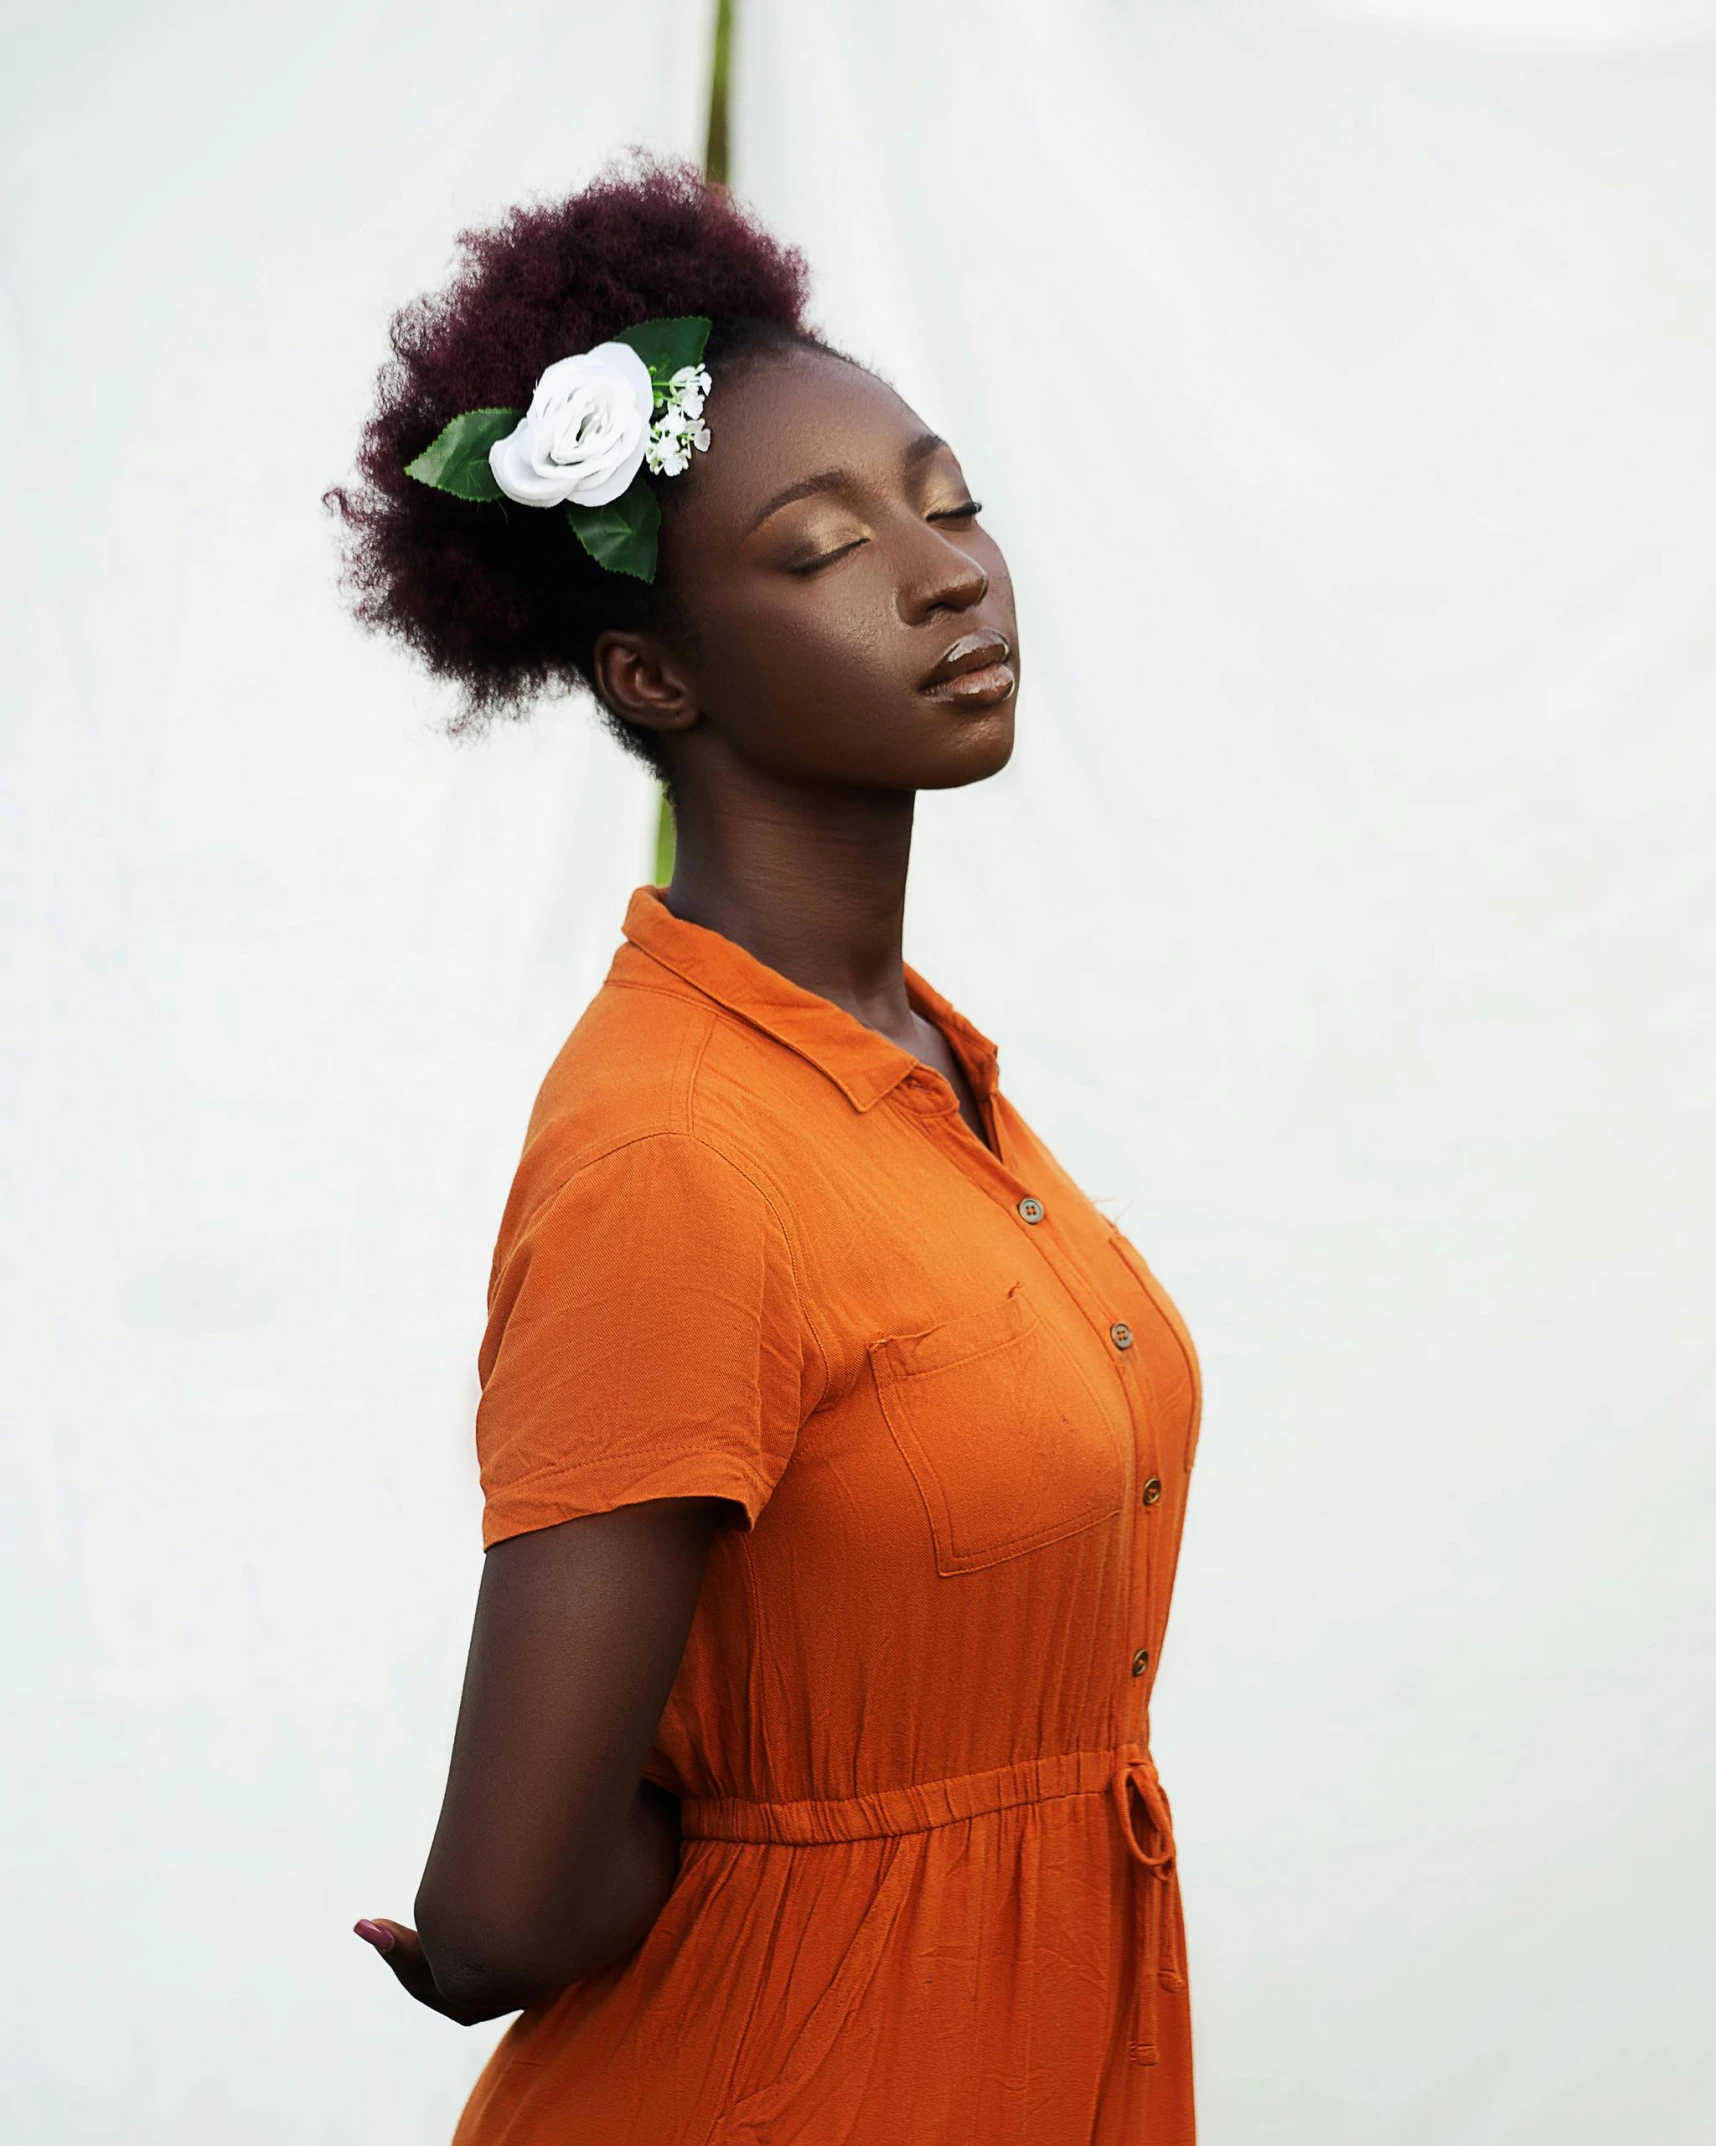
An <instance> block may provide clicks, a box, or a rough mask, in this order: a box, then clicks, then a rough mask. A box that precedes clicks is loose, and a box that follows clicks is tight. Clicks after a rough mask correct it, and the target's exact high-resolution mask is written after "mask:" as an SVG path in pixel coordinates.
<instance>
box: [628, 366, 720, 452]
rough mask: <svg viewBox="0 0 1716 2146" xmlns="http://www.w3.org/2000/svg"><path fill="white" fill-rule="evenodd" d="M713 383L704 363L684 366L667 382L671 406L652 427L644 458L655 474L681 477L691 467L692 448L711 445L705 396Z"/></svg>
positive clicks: (669, 405)
mask: <svg viewBox="0 0 1716 2146" xmlns="http://www.w3.org/2000/svg"><path fill="white" fill-rule="evenodd" d="M711 385H712V383H711V381H710V378H709V375H708V374H707V373H706V372H705V371H704V369H703V367H702V366H701V365H682V366H681V367H680V368H679V370H678V372H676V373H675V374H674V376H673V378H672V379H671V380H669V382H668V383H667V408H666V409H665V410H663V412H662V413H661V415H660V416H659V417H658V418H657V419H656V420H655V422H654V424H652V425H651V426H650V428H649V445H648V446H647V447H646V448H645V449H644V460H645V462H647V463H648V464H649V469H650V474H651V475H652V476H655V477H677V476H678V475H679V474H680V473H681V471H683V470H686V469H689V468H690V466H691V450H692V449H693V448H694V447H695V448H697V449H698V450H699V452H701V451H702V449H704V448H705V447H707V446H708V445H709V427H708V426H707V425H706V424H705V423H704V422H703V398H704V397H705V396H706V395H707V394H708V392H709V389H710V387H711Z"/></svg>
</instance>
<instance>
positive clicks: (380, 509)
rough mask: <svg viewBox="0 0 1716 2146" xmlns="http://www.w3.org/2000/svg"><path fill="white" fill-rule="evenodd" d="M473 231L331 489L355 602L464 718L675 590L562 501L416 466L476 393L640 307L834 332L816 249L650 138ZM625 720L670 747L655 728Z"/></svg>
mask: <svg viewBox="0 0 1716 2146" xmlns="http://www.w3.org/2000/svg"><path fill="white" fill-rule="evenodd" d="M458 244H459V249H460V258H459V261H458V265H457V267H456V269H455V271H454V274H453V276H452V278H451V280H450V281H449V282H448V284H447V285H446V287H445V288H444V289H443V290H441V291H438V292H432V293H430V294H428V295H426V296H424V297H422V298H419V299H417V300H415V301H414V302H413V303H411V304H410V305H407V306H404V307H402V308H401V309H400V311H399V312H398V313H397V314H395V316H394V319H393V323H392V330H391V341H392V348H393V356H392V358H391V360H390V361H389V362H388V364H387V365H386V366H384V368H383V370H382V372H381V375H380V379H379V381H378V384H377V394H376V403H375V408H374V411H373V413H372V414H371V416H370V419H369V422H368V424H367V425H366V427H365V429H364V434H363V440H362V445H361V447H360V450H359V453H358V458H357V471H358V475H357V480H356V482H354V483H352V484H347V485H336V486H335V487H334V488H333V489H332V490H330V491H329V492H328V493H327V495H326V498H327V503H328V505H329V506H330V507H331V508H332V509H333V510H334V511H335V512H336V513H337V514H338V515H339V517H340V519H341V522H342V524H343V535H344V561H345V577H344V578H345V587H346V590H347V592H348V595H349V596H350V599H351V603H352V609H353V611H354V613H355V615H356V616H357V618H358V620H359V621H360V622H361V623H362V624H363V625H365V626H368V627H371V628H373V629H375V630H376V631H379V632H382V633H386V634H389V635H391V636H392V637H393V638H394V639H396V640H398V641H401V642H403V643H404V644H405V645H406V647H408V648H409V649H411V650H412V651H413V653H414V654H416V655H417V656H418V657H419V658H420V659H421V660H422V661H423V662H424V663H425V664H426V665H427V667H428V668H429V670H430V671H431V672H432V673H433V674H434V675H435V676H436V677H438V678H442V679H446V680H448V681H450V682H452V683H453V684H455V685H457V686H458V687H459V688H460V691H461V702H462V705H461V708H460V712H459V714H458V715H457V716H456V717H455V719H454V721H453V723H452V725H451V726H450V727H451V728H452V729H453V730H454V731H455V732H462V731H469V730H474V729H480V728H482V727H483V726H484V725H485V724H486V723H487V722H488V721H489V720H490V719H491V718H493V717H495V716H505V715H512V716H516V715H522V714H524V713H525V712H526V711H527V709H528V707H529V705H530V703H531V702H532V701H533V700H535V699H537V698H539V697H540V696H542V695H543V694H544V693H550V692H556V691H564V690H566V689H567V688H569V687H570V686H572V685H574V684H577V683H583V684H584V685H590V684H591V652H592V649H593V647H594V644H595V641H596V637H597V635H598V634H600V633H601V632H603V631H604V630H606V629H608V628H612V627H625V626H638V625H642V624H645V623H647V622H649V621H650V620H651V619H652V618H654V617H656V616H658V615H659V614H660V613H661V612H662V610H663V609H664V607H665V605H666V604H667V603H668V602H669V601H670V598H669V597H667V596H666V595H665V593H664V592H662V591H661V590H660V589H659V587H658V585H657V584H653V583H648V584H646V583H643V582H638V581H634V580H631V579H629V578H628V577H627V576H625V575H622V574H616V573H610V572H608V571H607V570H606V569H605V568H602V567H600V566H598V565H597V564H596V563H595V561H594V560H593V559H591V558H589V557H588V555H587V554H586V553H585V552H584V551H583V550H582V549H581V548H580V546H579V545H578V544H577V543H576V541H575V540H573V538H572V535H571V532H570V531H569V530H568V528H567V526H566V523H565V520H564V517H563V516H561V515H559V514H547V513H543V512H541V511H540V510H536V511H532V510H530V509H519V510H513V511H508V512H504V513H503V512H500V511H497V510H496V509H495V508H493V507H488V506H473V505H472V504H470V503H469V502H467V501H464V500H460V499H454V498H452V497H450V496H448V495H447V494H445V493H442V492H438V491H436V490H434V489H433V488H432V487H430V486H427V485H423V484H419V483H418V482H417V480H416V479H415V478H412V477H408V476H407V475H406V474H405V465H406V463H407V462H409V461H411V460H412V458H413V457H414V456H415V455H417V454H420V453H421V452H422V450H423V449H424V448H425V447H426V446H428V444H429V442H430V441H431V440H433V439H434V438H435V436H436V435H437V433H439V432H440V431H441V429H442V427H443V426H444V425H446V424H447V423H448V422H449V421H450V420H451V419H453V418H454V417H456V416H458V414H459V413H460V412H461V411H463V410H475V409H483V408H491V407H513V408H520V409H522V408H523V407H524V406H525V405H526V404H527V403H528V402H529V401H530V397H531V393H532V391H533V389H534V387H535V385H536V381H537V378H538V376H539V375H540V374H541V373H542V372H543V371H544V369H545V368H546V367H547V366H549V365H550V364H552V363H553V362H554V361H555V360H556V359H557V358H563V357H565V356H567V355H568V354H569V353H571V352H573V351H580V350H588V349H590V348H592V347H593V346H594V345H595V344H597V343H601V342H606V341H608V340H610V339H611V338H612V337H613V336H615V335H616V334H618V332H619V331H620V330H621V329H622V328H628V327H631V326H632V325H634V323H636V322H638V321H640V320H653V319H658V318H662V317H666V316H671V315H675V314H686V313H704V314H707V315H709V317H710V318H711V320H712V321H713V322H714V327H713V330H712V332H711V335H710V342H709V355H710V356H711V357H714V358H716V359H717V360H718V359H719V358H720V357H721V356H722V355H723V354H725V355H727V356H729V357H733V358H737V357H739V356H740V355H741V354H742V353H743V352H744V351H745V350H746V349H747V348H766V347H769V346H774V345H780V344H790V343H815V342H816V341H817V340H818V339H817V338H816V337H815V336H813V335H812V334H811V333H810V331H809V330H808V329H807V328H806V326H805V323H804V303H805V296H806V287H807V282H808V275H807V271H806V268H805V264H804V260H803V258H802V256H801V255H799V254H798V253H797V252H795V251H794V250H792V249H791V248H788V247H784V246H782V245H780V244H779V243H777V242H776V241H775V240H774V239H773V238H771V237H770V236H769V234H768V233H767V232H766V231H764V230H762V229H761V228H760V227H759V226H758V225H757V224H756V223H755V222H753V221H752V220H751V218H750V217H748V216H747V215H746V214H745V213H744V212H743V211H742V210H741V209H740V208H739V207H738V206H737V205H736V204H735V203H734V201H733V200H732V198H731V196H730V195H729V194H728V193H727V191H726V189H725V188H723V187H719V186H713V185H711V184H709V183H708V182H707V181H706V180H705V179H704V178H703V177H702V175H701V174H700V173H699V172H698V171H697V170H696V168H695V167H694V166H692V165H690V164H684V163H674V162H667V161H662V160H658V159H654V158H650V157H647V156H643V155H641V154H639V155H635V156H633V157H632V158H630V159H628V160H624V161H622V162H620V163H618V164H616V165H612V166H610V167H609V168H608V169H607V170H605V171H604V172H602V173H601V175H600V176H599V177H598V178H597V179H595V180H594V181H593V182H592V183H591V184H590V185H589V186H587V187H585V188H584V189H583V190H582V191H581V192H580V193H576V194H572V195H570V196H568V197H567V198H565V199H563V200H559V201H551V202H546V203H533V204H531V205H528V206H523V207H519V208H515V209H513V210H512V211H510V213H509V214H508V215H507V216H506V217H504V218H503V219H502V220H501V221H500V222H499V223H497V224H495V225H493V226H491V227H489V228H487V229H482V230H471V231H464V232H461V233H460V235H459V240H458ZM668 489H669V490H671V487H669V488H668ZM664 503H665V499H664ZM608 720H609V722H610V725H611V727H612V728H614V730H615V731H616V734H617V735H619V736H620V738H621V741H622V742H623V743H625V744H626V745H628V746H630V747H631V748H632V749H633V750H634V751H638V752H641V753H642V754H643V756H644V757H645V758H646V759H648V760H650V761H651V762H652V763H654V762H655V760H656V755H655V753H654V751H653V750H652V745H653V741H652V740H651V739H649V738H648V737H646V736H645V735H644V734H642V733H640V732H638V731H636V730H635V729H633V728H632V726H630V725H627V724H624V723H621V722H619V721H618V720H617V719H615V718H613V717H612V716H611V715H610V716H609V718H608Z"/></svg>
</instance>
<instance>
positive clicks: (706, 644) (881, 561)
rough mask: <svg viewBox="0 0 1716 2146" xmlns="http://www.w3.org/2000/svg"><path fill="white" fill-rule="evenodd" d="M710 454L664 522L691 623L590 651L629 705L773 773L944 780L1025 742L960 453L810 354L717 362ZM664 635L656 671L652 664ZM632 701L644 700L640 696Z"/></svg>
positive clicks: (993, 566) (1000, 585) (894, 786)
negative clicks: (1016, 726)
mask: <svg viewBox="0 0 1716 2146" xmlns="http://www.w3.org/2000/svg"><path fill="white" fill-rule="evenodd" d="M707 422H708V425H709V429H710V432H711V434H712V435H713V437H712V440H711V443H710V446H709V448H708V449H707V451H706V452H705V453H703V454H700V455H697V456H695V457H694V458H693V466H692V469H691V470H690V471H688V472H687V473H686V474H685V475H684V476H683V477H677V478H672V479H669V480H666V483H667V484H670V485H671V486H672V487H673V488H674V489H675V491H676V493H678V487H680V486H682V485H683V486H684V488H685V489H684V491H683V492H682V493H678V496H676V497H675V498H674V499H673V500H672V502H671V504H670V507H669V512H668V514H667V515H666V516H665V517H664V522H663V528H662V533H661V566H660V571H661V572H662V574H663V575H664V576H666V577H668V579H669V584H670V586H671V588H672V591H673V595H674V599H675V603H676V607H677V610H678V613H679V615H680V616H681V617H682V618H683V619H684V621H685V630H684V632H683V634H670V635H667V636H654V637H645V636H639V635H632V634H613V635H606V636H604V637H603V641H602V642H599V643H598V645H597V666H598V675H599V676H600V677H601V679H602V683H603V687H604V695H605V697H606V698H608V699H609V701H610V703H611V704H613V705H616V706H618V708H619V710H620V712H621V713H622V714H625V715H627V716H631V717H633V718H635V719H638V720H644V721H648V722H650V723H651V727H653V728H657V729H659V730H661V731H664V732H679V733H681V734H680V735H679V736H677V737H673V738H672V739H671V741H670V751H671V752H672V754H673V757H674V760H675V762H676V770H675V771H676V773H681V772H683V773H689V772H690V769H689V766H688V765H687V763H688V762H692V761H695V759H696V757H697V755H698V752H699V750H700V746H699V732H700V731H702V732H704V734H705V735H707V734H708V733H710V732H713V733H714V734H715V735H716V737H717V738H718V740H719V743H720V745H721V746H722V747H724V748H725V749H727V750H728V751H731V752H734V753H736V754H737V755H738V756H739V757H740V758H742V759H744V760H746V761H749V762H750V763H751V764H752V765H753V766H756V767H758V768H760V769H762V770H763V771H765V772H766V773H768V774H771V775H774V776H777V777H782V778H786V779H787V780H793V779H801V780H804V781H809V782H815V783H819V784H821V783H837V784H851V785H857V786H862V787H865V788H875V789H889V790H919V789H922V790H936V789H947V788H951V787H953V786H955V785H957V784H960V783H967V782H976V781H979V780H980V779H981V778H982V777H983V776H985V775H992V774H994V773H995V771H996V770H997V769H998V768H1001V767H1004V766H1005V765H1006V762H1007V759H1008V756H1009V755H1010V754H1011V752H1012V750H1013V709H1014V702H1015V700H1016V698H1017V690H1018V684H1017V681H1018V670H1019V642H1018V629H1017V627H1016V625H1015V623H1014V619H1013V586H1012V583H1011V581H1010V580H1009V578H1008V574H1007V566H1006V562H1005V560H1004V559H1003V558H1002V556H1001V552H1000V549H999V547H998V546H997V545H996V543H995V540H994V538H993V537H991V536H990V535H989V534H988V532H987V531H986V530H985V529H984V528H983V525H982V523H981V522H980V521H979V519H978V518H977V511H976V510H977V502H975V501H974V500H973V498H972V496H971V492H970V490H969V488H968V487H967V485H966V482H965V478H964V476H963V474H962V473H961V471H960V467H959V463H958V461H957V460H956V459H955V457H954V454H953V450H952V449H951V448H950V447H949V446H948V445H947V444H946V443H945V442H944V441H942V440H939V439H937V438H936V436H935V435H934V434H933V433H932V432H930V431H929V429H928V428H927V427H926V426H925V425H924V424H923V422H922V420H921V419H920V418H919V417H918V416H917V415H916V413H915V412H913V411H912V410H910V409H908V408H907V406H906V405H905V403H903V402H902V401H901V400H900V398H899V396H898V395H896V394H895V393H894V391H893V389H892V388H890V387H887V386H885V385H884V384H883V383H882V382H881V381H880V380H877V379H876V378H875V377H874V376H873V375H872V374H869V373H866V372H864V371H862V370H861V369H860V368H859V367H857V366H854V365H848V364H845V363H843V362H842V361H841V360H839V359H837V358H832V357H829V356H827V355H826V354H825V353H823V352H821V351H816V350H798V349H794V350H791V351H788V352H783V353H780V354H776V353H772V352H771V353H768V354H766V355H762V356H753V357H750V358H748V359H747V360H746V361H745V362H744V363H742V364H740V365H737V366H735V367H734V369H733V372H732V375H731V377H730V378H728V379H727V380H725V381H723V379H722V378H721V375H720V372H719V370H718V369H717V370H716V374H715V385H714V388H713V389H712V391H711V393H710V396H709V406H708V412H707ZM645 643H653V659H654V662H655V664H656V665H657V666H658V668H657V671H656V673H655V675H654V677H653V679H652V678H651V677H650V676H648V675H646V674H648V673H649V671H650V665H649V663H648V662H645V663H644V664H643V665H642V666H641V668H640V663H639V657H640V655H641V654H642V653H644V650H643V647H642V644H645ZM640 694H641V695H642V701H641V702H640Z"/></svg>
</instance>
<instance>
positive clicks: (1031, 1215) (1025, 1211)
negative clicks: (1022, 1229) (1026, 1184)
mask: <svg viewBox="0 0 1716 2146" xmlns="http://www.w3.org/2000/svg"><path fill="white" fill-rule="evenodd" d="M1043 1212H1044V1209H1043V1203H1042V1201H1041V1200H1034V1199H1032V1197H1031V1195H1030V1194H1029V1193H1028V1192H1027V1193H1026V1195H1025V1197H1024V1198H1023V1199H1022V1200H1021V1201H1020V1202H1019V1219H1020V1221H1021V1222H1040V1221H1041V1220H1042V1219H1043Z"/></svg>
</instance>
